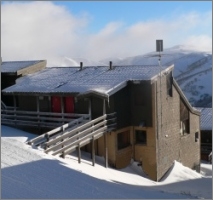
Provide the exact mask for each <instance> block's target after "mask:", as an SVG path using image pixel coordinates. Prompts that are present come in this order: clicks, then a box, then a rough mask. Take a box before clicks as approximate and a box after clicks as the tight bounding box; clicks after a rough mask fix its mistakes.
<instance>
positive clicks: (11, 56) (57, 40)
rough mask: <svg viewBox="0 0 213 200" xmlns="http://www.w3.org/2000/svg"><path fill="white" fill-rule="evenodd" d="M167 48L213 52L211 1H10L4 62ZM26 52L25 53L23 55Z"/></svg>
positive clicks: (4, 18)
mask: <svg viewBox="0 0 213 200" xmlns="http://www.w3.org/2000/svg"><path fill="white" fill-rule="evenodd" d="M156 39H163V40H164V48H170V47H173V46H175V45H187V46H193V47H194V48H196V49H197V50H198V49H199V50H202V51H212V2H211V1H179V2H178V1H175V2H173V1H134V2H131V1H117V2H114V1H105V2H101V1H93V2H87V1H64V2H62V1H26V2H24V1H18V2H17V1H16V2H15V1H13V2H11V1H7V2H3V3H2V5H1V41H2V44H1V54H2V57H3V60H15V59H19V60H20V59H29V58H31V59H48V60H49V61H51V63H59V61H58V60H63V58H64V57H68V58H86V59H90V60H101V59H105V58H109V57H122V58H124V57H130V56H135V55H141V54H145V53H149V52H151V51H153V50H155V41H156ZM20 49H22V50H21V51H20Z"/></svg>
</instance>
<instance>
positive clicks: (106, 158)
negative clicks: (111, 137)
mask: <svg viewBox="0 0 213 200" xmlns="http://www.w3.org/2000/svg"><path fill="white" fill-rule="evenodd" d="M105 114H106V101H105V99H104V100H103V115H105ZM104 146H105V167H106V168H107V167H108V149H107V135H106V133H105V134H104Z"/></svg>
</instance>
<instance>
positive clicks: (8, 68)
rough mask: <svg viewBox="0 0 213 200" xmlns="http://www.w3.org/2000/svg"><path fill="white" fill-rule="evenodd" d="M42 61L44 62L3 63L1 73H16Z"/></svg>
mask: <svg viewBox="0 0 213 200" xmlns="http://www.w3.org/2000/svg"><path fill="white" fill-rule="evenodd" d="M41 61H42V60H32V61H7V62H2V63H1V73H16V72H17V71H18V70H21V69H24V68H27V67H29V66H31V65H34V64H36V63H38V62H41Z"/></svg>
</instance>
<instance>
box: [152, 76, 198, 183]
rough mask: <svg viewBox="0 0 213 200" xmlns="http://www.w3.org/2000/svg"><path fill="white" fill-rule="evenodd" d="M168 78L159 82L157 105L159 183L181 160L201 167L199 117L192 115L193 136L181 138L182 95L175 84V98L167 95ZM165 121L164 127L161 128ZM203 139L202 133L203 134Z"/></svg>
mask: <svg viewBox="0 0 213 200" xmlns="http://www.w3.org/2000/svg"><path fill="white" fill-rule="evenodd" d="M166 81H167V80H166V76H165V75H164V76H163V77H162V79H161V91H162V94H161V95H160V80H159V79H158V81H157V83H155V84H157V85H156V86H157V91H156V94H157V96H156V97H155V98H156V102H157V110H156V112H157V131H156V136H157V137H156V138H157V140H156V147H157V148H156V151H157V156H156V158H157V181H158V180H160V179H161V178H162V176H163V175H164V174H165V173H166V172H167V171H168V169H169V168H170V167H171V166H172V164H173V161H174V160H177V161H179V162H181V163H182V164H183V165H185V166H187V167H190V168H194V165H197V164H199V162H200V161H199V159H200V156H199V152H200V142H199V141H198V142H195V132H196V131H198V132H199V128H200V125H199V116H197V115H194V114H192V113H190V117H189V119H190V134H188V135H185V136H181V134H180V101H181V98H180V95H179V93H178V92H177V90H176V88H175V87H174V85H172V97H171V96H169V95H168V94H167V82H166ZM161 122H162V126H161ZM199 137H200V133H199Z"/></svg>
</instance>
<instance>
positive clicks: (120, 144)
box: [117, 130, 131, 151]
mask: <svg viewBox="0 0 213 200" xmlns="http://www.w3.org/2000/svg"><path fill="white" fill-rule="evenodd" d="M129 146H131V141H130V130H126V131H122V132H119V133H117V150H118V151H120V150H122V149H125V148H127V147H129Z"/></svg>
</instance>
